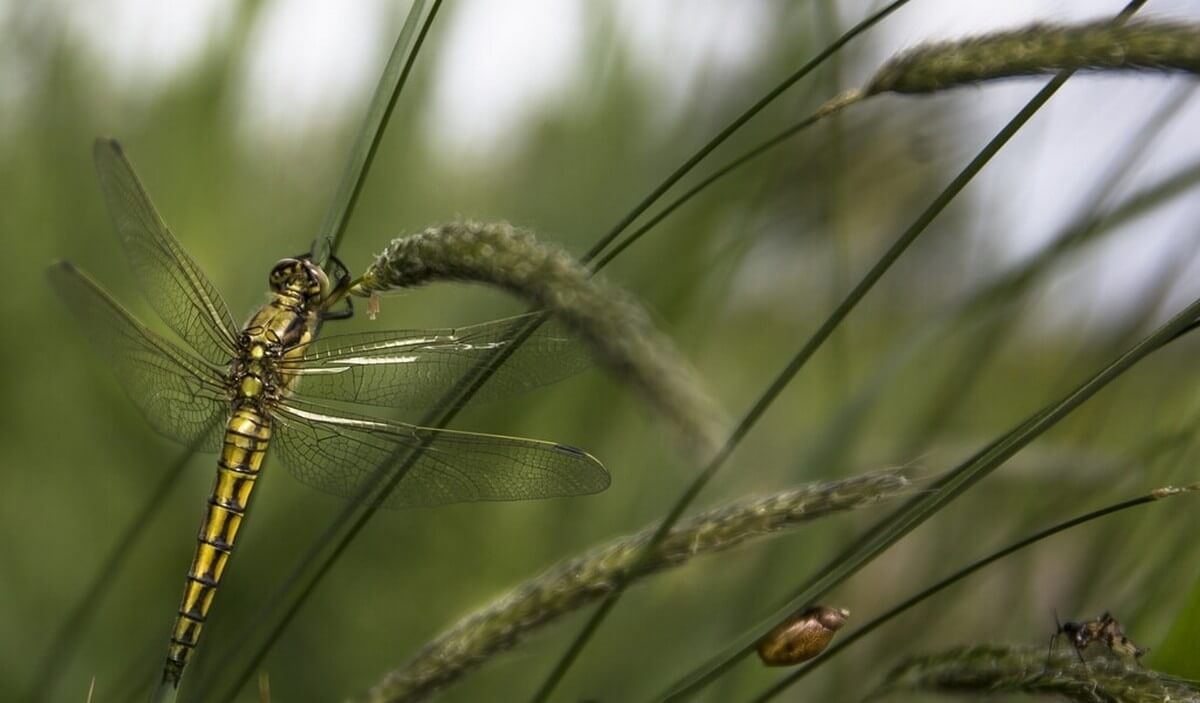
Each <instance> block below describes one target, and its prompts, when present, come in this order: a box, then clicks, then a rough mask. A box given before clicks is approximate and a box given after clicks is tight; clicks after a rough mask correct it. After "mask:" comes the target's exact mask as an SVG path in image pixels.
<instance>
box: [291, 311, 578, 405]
mask: <svg viewBox="0 0 1200 703" xmlns="http://www.w3.org/2000/svg"><path fill="white" fill-rule="evenodd" d="M536 317H537V315H519V316H517V317H510V318H507V319H503V320H495V321H492V322H486V323H483V324H480V325H472V326H470V327H460V328H457V329H432V330H395V331H390V332H366V333H362V334H348V335H338V336H330V337H323V338H320V339H318V340H316V341H315V342H313V343H312V344H311V345H310V346H309V348H308V349H306V350H305V353H304V357H303V358H302V359H301V360H300V361H298V362H296V363H295V364H294V365H293V366H290V367H287V366H285V368H287V369H288V370H290V371H291V372H294V373H297V374H298V375H299V376H300V383H299V386H298V387H297V393H299V394H300V395H302V396H305V397H309V398H313V399H326V400H338V401H346V402H352V403H363V404H366V405H378V406H385V407H403V408H420V409H425V408H429V407H433V406H434V405H436V404H437V403H438V402H439V401H440V400H441V399H442V396H443V394H445V393H446V392H447V391H449V390H450V389H452V388H454V386H455V384H456V383H459V382H460V381H462V380H463V379H465V378H467V377H468V376H469V374H471V373H472V371H473V370H475V369H476V368H478V367H480V364H487V363H489V361H490V360H491V359H492V358H493V356H494V355H495V354H496V353H497V352H501V351H503V350H504V349H505V348H506V347H508V346H509V345H511V344H512V341H513V339H514V338H516V337H518V336H519V335H520V334H521V332H522V330H524V329H525V328H526V326H527V325H528V323H529V322H530V321H531V320H533V319H535V318H536ZM590 365H591V359H590V357H589V355H588V353H587V350H586V349H585V348H584V346H583V345H582V343H580V342H579V341H578V340H577V339H576V338H575V337H574V336H573V335H571V334H570V333H569V332H568V331H567V329H566V328H565V327H563V326H562V324H561V323H557V322H555V321H553V320H551V321H547V322H545V323H543V324H542V325H541V326H539V327H538V328H537V330H536V331H534V332H533V333H532V334H531V335H530V336H529V338H528V339H526V340H525V341H524V343H522V344H521V346H519V347H518V348H517V350H516V351H515V352H514V353H512V354H511V356H509V357H508V358H506V359H505V360H504V361H503V363H502V364H500V365H499V366H498V367H496V369H495V372H494V373H493V374H492V376H491V377H490V378H489V379H488V381H487V383H485V384H484V385H483V386H482V387H481V388H480V389H479V392H478V393H477V394H476V395H475V396H473V398H474V399H475V400H480V401H488V400H498V399H500V398H506V397H511V396H512V395H515V394H517V393H520V392H522V391H526V390H529V389H532V388H536V387H539V386H543V385H546V384H549V383H554V382H555V381H559V380H562V379H564V378H566V377H568V376H570V375H572V374H575V373H578V372H580V371H583V370H584V369H586V368H588V367H589V366H590Z"/></svg>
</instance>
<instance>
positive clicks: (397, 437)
mask: <svg viewBox="0 0 1200 703" xmlns="http://www.w3.org/2000/svg"><path fill="white" fill-rule="evenodd" d="M272 416H273V417H274V419H275V436H274V438H273V439H272V446H274V447H276V448H277V449H278V451H279V452H280V456H281V458H282V459H283V461H284V463H285V464H286V465H287V467H288V469H289V470H290V471H291V472H292V474H294V475H295V476H296V478H298V479H299V480H300V481H302V482H304V483H306V484H308V485H310V486H312V487H314V488H316V489H318V490H321V491H325V492H327V493H333V494H335V495H339V496H343V497H351V496H354V495H356V494H357V493H358V491H359V490H360V489H361V488H363V487H364V485H366V484H367V483H368V482H369V481H370V480H371V479H372V477H373V475H374V474H375V472H376V470H377V469H379V468H380V467H385V468H387V467H399V466H402V465H404V464H406V463H408V462H410V461H411V462H412V464H411V467H410V468H409V470H408V472H407V473H406V474H405V475H404V477H403V479H401V480H400V482H399V484H398V485H396V487H395V490H394V491H392V493H391V494H390V495H389V496H388V498H387V499H386V500H385V501H384V503H383V505H384V506H385V507H388V508H404V507H417V506H421V507H427V506H434V505H445V504H448V503H462V502H472V501H485V500H486V501H492V500H528V499H534V498H555V497H560V496H574V495H585V494H589V493H596V492H599V491H602V490H604V489H605V488H607V487H608V484H609V477H608V472H607V471H606V470H605V469H604V467H603V466H602V465H601V464H600V462H599V461H597V460H596V459H595V458H594V457H592V456H591V455H589V454H587V453H585V452H582V451H580V450H578V449H575V448H573V447H568V446H565V445H562V444H555V443H553V442H541V441H538V440H533V439H521V438H517V437H503V436H499V435H486V434H474V433H470V432H458V431H454V430H439V429H432V428H427V427H417V426H416V425H408V424H405V423H401V422H392V421H385V420H380V419H375V418H368V417H362V416H356V415H348V414H345V413H342V412H340V411H337V412H334V411H330V410H328V409H324V408H321V407H320V406H316V405H312V404H309V403H298V402H294V401H293V400H289V401H287V402H286V404H283V405H280V406H277V407H276V408H274V409H273V410H272ZM421 447H426V448H425V450H424V451H423V452H421V453H420V454H419V455H418V454H417V453H416V450H418V449H419V448H421ZM414 457H415V458H414Z"/></svg>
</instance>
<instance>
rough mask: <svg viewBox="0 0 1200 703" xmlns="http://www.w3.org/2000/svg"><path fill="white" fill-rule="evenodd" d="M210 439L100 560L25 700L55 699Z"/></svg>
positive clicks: (191, 452)
mask: <svg viewBox="0 0 1200 703" xmlns="http://www.w3.org/2000/svg"><path fill="white" fill-rule="evenodd" d="M207 436H208V432H203V433H201V435H200V438H199V439H197V440H196V441H195V442H193V443H192V445H191V446H189V447H187V448H185V449H184V450H183V451H182V452H181V453H180V454H179V457H178V458H177V459H176V460H175V462H174V463H173V464H172V465H171V468H169V469H167V470H166V471H165V472H163V475H162V478H161V479H159V482H158V483H157V484H156V485H155V486H154V490H152V491H150V494H149V495H148V496H146V500H145V501H144V502H143V503H142V507H141V509H140V510H138V512H137V514H136V515H135V516H134V518H133V519H132V520H130V521H129V523H128V524H127V525H126V526H125V530H124V531H123V532H122V533H121V536H120V537H118V538H117V541H116V542H114V543H113V546H112V548H111V550H110V551H109V552H108V555H107V556H105V557H104V559H101V560H100V564H99V566H97V568H96V570H95V572H94V574H93V576H92V581H91V583H90V584H88V586H87V588H85V589H84V590H83V595H81V596H80V597H79V599H78V600H77V601H76V602H75V605H74V606H72V607H71V609H70V610H68V611H66V612H67V616H66V618H65V619H64V620H63V623H62V625H61V626H60V627H59V630H58V632H57V633H55V635H54V639H52V640H51V641H50V646H49V647H47V648H46V652H45V654H43V655H42V658H41V660H40V661H39V662H38V664H37V667H36V668H35V669H34V671H35V672H36V673H35V674H34V676H33V687H32V688H31V689H30V690H29V692H28V693H29V695H28V696H26V697H25V700H27V701H41V700H46V699H47V698H52V697H53V695H52V694H53V693H54V684H55V683H57V682H58V681H61V680H62V678H63V677H62V676H61V675H59V674H60V673H61V672H62V670H63V669H64V668H65V667H66V666H67V664H68V663H70V661H71V657H72V656H74V654H75V650H76V649H77V648H78V647H79V644H80V642H81V641H82V640H83V637H82V635H81V631H82V630H83V629H84V628H85V627H86V626H87V623H88V621H89V620H91V618H92V616H93V615H94V614H95V613H97V612H99V603H100V601H101V600H102V599H103V598H104V596H105V595H107V593H108V591H109V590H110V589H111V588H112V587H113V585H114V584H115V583H116V582H117V580H116V578H115V575H116V574H117V572H119V571H120V570H121V567H122V566H123V565H124V562H125V559H126V558H127V557H128V556H129V555H130V554H132V553H133V545H134V543H136V542H137V541H138V538H139V537H142V536H144V535H147V534H149V532H148V531H147V529H146V527H147V525H149V524H150V522H151V521H152V520H153V519H154V516H155V514H157V513H158V512H159V510H160V509H162V508H163V507H164V506H165V505H166V504H167V500H166V498H167V495H168V494H169V493H170V492H171V489H172V488H174V487H175V486H176V485H178V484H179V477H180V475H181V474H182V473H183V470H184V468H185V467H187V465H188V464H189V463H190V462H191V460H192V458H193V457H194V456H195V455H196V453H197V452H198V451H199V449H200V445H201V444H202V443H203V442H204V441H205V439H206V438H207ZM159 646H161V643H160V645H159Z"/></svg>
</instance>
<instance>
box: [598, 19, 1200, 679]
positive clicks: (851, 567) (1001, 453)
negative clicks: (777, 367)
mask: <svg viewBox="0 0 1200 703" xmlns="http://www.w3.org/2000/svg"><path fill="white" fill-rule="evenodd" d="M1143 4H1145V0H1134V1H1133V2H1131V3H1130V4H1129V5H1127V6H1126V8H1125V9H1124V10H1122V11H1121V13H1120V14H1119V15H1118V21H1122V20H1124V19H1127V18H1128V17H1129V16H1131V15H1132V14H1133V13H1134V12H1136V11H1137V10H1138V9H1140V8H1141V6H1142V5H1143ZM1072 75H1074V71H1073V70H1065V71H1061V72H1059V74H1058V75H1056V76H1055V77H1054V78H1052V79H1051V80H1050V81H1049V82H1048V83H1047V84H1046V85H1045V87H1043V88H1042V89H1041V90H1040V91H1038V93H1037V95H1035V96H1034V97H1033V99H1032V100H1030V101H1029V103H1028V104H1026V105H1025V107H1023V108H1022V109H1021V110H1020V112H1018V113H1017V114H1016V116H1014V117H1013V118H1012V120H1010V121H1009V122H1008V124H1006V125H1005V126H1004V127H1003V128H1002V129H1001V130H1000V132H999V133H998V134H997V135H996V136H995V137H993V138H992V140H991V141H989V142H988V144H987V145H986V146H984V148H983V150H982V151H980V153H979V154H977V155H976V156H975V158H974V159H972V160H971V162H970V163H969V164H967V166H966V167H965V168H964V169H963V170H962V171H961V172H960V173H959V174H958V176H956V177H955V178H954V180H953V181H951V183H950V184H949V185H948V186H946V188H945V189H944V190H943V191H942V192H941V193H939V194H938V196H937V197H936V198H934V201H933V203H931V204H930V206H929V207H928V208H926V210H925V211H924V212H922V213H921V215H920V216H919V217H918V218H917V220H916V221H915V222H914V223H913V225H912V226H910V227H909V228H908V229H907V230H906V231H905V232H904V234H903V235H901V237H900V239H899V240H897V241H896V243H895V244H893V245H892V247H891V248H890V249H889V250H888V251H887V252H886V253H885V254H884V255H883V256H882V257H881V258H880V259H879V261H877V262H876V264H875V265H874V266H873V267H872V268H871V270H870V271H869V272H868V273H867V275H866V276H865V277H864V278H863V279H862V280H861V281H860V282H859V284H858V285H857V286H855V288H854V290H852V291H851V292H850V294H849V295H848V296H847V297H846V299H845V300H844V301H842V304H841V305H840V306H838V308H837V309H836V310H834V312H833V314H832V315H830V317H829V318H828V319H827V320H826V321H825V322H824V323H823V324H822V326H821V328H820V329H818V330H817V332H816V333H815V334H814V335H813V337H812V338H811V339H810V340H809V341H808V342H807V343H806V344H805V346H804V347H803V348H802V349H801V350H800V352H799V353H798V354H797V355H796V357H794V358H793V360H792V361H791V362H790V363H789V364H788V367H787V368H786V369H785V370H784V372H783V373H782V374H780V376H779V377H778V378H777V379H776V380H775V381H773V382H772V384H771V386H770V387H769V388H768V389H767V391H766V392H765V393H764V394H763V396H762V398H761V399H760V401H759V403H757V404H756V405H755V407H754V408H753V409H752V410H751V412H750V413H749V414H748V415H747V416H746V418H745V420H744V421H743V423H742V424H739V425H738V427H737V429H736V430H734V434H733V436H732V437H731V438H730V444H731V445H735V444H736V441H737V440H740V438H741V435H743V434H744V433H745V432H748V431H749V429H750V426H752V425H753V424H754V423H755V422H756V421H757V419H758V416H759V415H761V414H762V412H765V410H766V406H767V405H769V404H770V402H771V401H772V400H774V398H775V396H777V395H778V394H779V393H780V392H781V391H782V389H783V387H784V386H786V385H787V383H789V382H790V380H791V378H792V376H794V375H795V373H796V372H797V371H799V369H800V367H801V366H803V364H804V363H805V362H806V361H807V360H808V358H809V357H810V356H811V355H812V354H813V353H814V352H815V351H816V349H817V348H818V347H819V346H820V345H821V343H823V342H824V340H825V339H827V338H828V337H829V335H830V334H831V333H832V331H833V329H834V328H835V327H836V326H837V325H838V324H839V323H840V322H841V321H842V319H844V318H845V317H846V315H848V314H849V312H850V310H852V309H853V308H854V306H855V305H856V304H857V303H858V301H859V300H861V299H862V297H863V296H865V295H866V293H867V291H869V290H870V288H871V287H872V286H873V285H874V284H875V282H877V281H878V280H879V278H880V277H882V276H883V273H884V272H885V271H886V270H887V269H888V268H890V267H891V264H892V263H894V262H895V261H896V260H897V259H898V258H899V257H900V255H901V254H902V253H903V252H904V251H905V250H906V249H907V248H908V246H909V245H911V244H912V242H913V241H915V240H916V238H917V237H918V236H919V235H920V234H921V232H923V231H924V230H925V229H926V228H927V227H928V226H929V224H930V223H932V222H933V220H934V219H935V218H936V217H937V216H938V214H940V213H941V211H942V210H944V209H945V207H946V206H947V205H948V204H949V203H950V201H951V200H953V198H955V197H956V196H957V195H958V193H960V192H961V191H962V189H963V188H964V187H966V185H967V183H969V182H970V181H971V179H973V178H974V177H975V175H976V174H978V173H979V171H981V170H982V169H983V167H984V166H985V165H986V164H987V163H988V162H989V161H990V160H991V158H992V157H993V156H995V155H996V153H998V152H999V151H1000V149H1001V148H1002V147H1003V146H1004V145H1005V144H1007V143H1008V141H1009V140H1010V139H1011V138H1012V137H1013V136H1014V135H1015V134H1016V133H1017V131H1018V130H1019V129H1021V127H1023V126H1024V125H1025V123H1026V122H1028V121H1029V119H1030V118H1032V117H1033V115H1034V114H1035V113H1036V112H1037V111H1038V110H1039V109H1040V108H1041V107H1042V106H1043V105H1044V104H1045V103H1046V102H1047V101H1049V100H1050V98H1051V97H1052V96H1053V95H1054V94H1055V93H1056V92H1058V90H1059V88H1061V87H1062V86H1063V85H1064V84H1065V83H1066V82H1067V81H1068V80H1069V79H1070V78H1071V76H1072ZM1193 305H1196V304H1193ZM1188 310H1191V306H1189V308H1188ZM1185 312H1186V311H1185ZM1195 317H1196V315H1195V313H1192V315H1191V319H1189V320H1188V321H1186V322H1184V323H1180V324H1179V325H1178V326H1176V327H1174V328H1172V329H1171V330H1170V333H1171V335H1172V336H1173V335H1177V334H1179V333H1181V332H1182V330H1183V329H1185V327H1186V326H1187V324H1190V323H1191V322H1192V321H1194V319H1195ZM1168 339H1169V337H1168V338H1165V339H1161V340H1156V341H1157V345H1158V346H1161V345H1162V344H1164V343H1166V341H1167V340H1168ZM1155 348H1157V346H1156V347H1155ZM1135 349H1138V347H1135ZM1130 353H1133V352H1130ZM1148 353H1149V351H1145V352H1144V353H1143V356H1144V354H1148ZM1125 358H1126V357H1122V358H1121V359H1118V362H1116V363H1118V364H1119V363H1120V362H1121V361H1122V360H1124V359H1125ZM1139 358H1140V357H1139ZM1108 371H1109V370H1108V369H1106V371H1105V372H1102V374H1104V373H1106V372H1108ZM1121 371H1124V368H1121ZM1119 373H1120V371H1118V372H1117V375H1119ZM1107 380H1111V379H1106V380H1105V381H1104V383H1106V382H1107ZM1104 383H1100V386H1103V385H1104ZM1098 389H1099V387H1097V388H1095V389H1092V390H1091V392H1090V393H1087V394H1086V395H1084V396H1083V397H1081V398H1080V399H1079V400H1078V403H1081V402H1082V401H1083V400H1084V399H1086V397H1088V396H1090V395H1091V393H1094V392H1095V391H1096V390H1098ZM1081 392H1082V391H1081ZM1065 402H1066V401H1064V403H1065ZM1078 403H1075V404H1070V405H1069V407H1068V409H1066V410H1064V411H1062V415H1065V414H1066V413H1067V412H1070V410H1071V409H1074V407H1075V405H1077V404H1078ZM1049 414H1051V415H1052V414H1053V412H1050V413H1049ZM1045 420H1046V418H1045V417H1041V414H1039V415H1036V416H1034V418H1031V419H1030V420H1028V421H1026V423H1024V424H1023V425H1021V426H1019V427H1018V428H1017V429H1016V430H1014V431H1013V432H1011V433H1010V434H1009V435H1007V436H1006V437H1005V439H1004V440H1001V441H998V442H997V443H994V444H993V445H992V446H991V447H989V448H988V449H986V450H984V451H983V452H981V454H980V455H978V466H977V467H976V468H974V470H972V467H973V466H975V463H976V462H974V461H972V462H968V463H967V464H965V465H963V466H961V467H959V469H958V470H956V471H955V472H952V473H951V475H950V476H949V477H947V479H945V480H944V481H943V482H942V483H941V485H939V490H937V491H936V492H935V493H934V494H932V496H930V497H927V498H918V499H916V500H914V501H913V503H912V504H911V505H912V508H911V513H912V515H909V514H908V513H909V512H910V509H908V508H902V509H901V510H899V511H897V513H896V515H894V516H893V518H890V519H888V520H885V521H884V522H883V523H882V524H881V525H879V526H878V527H877V528H876V529H875V530H873V531H871V532H869V533H868V534H867V535H866V536H865V537H864V539H863V540H861V541H860V543H859V544H857V545H855V546H853V547H851V548H850V550H849V551H848V552H847V554H846V555H845V556H843V557H839V559H838V560H835V561H834V562H833V563H832V564H831V566H830V568H829V569H828V570H827V571H826V573H825V575H824V576H820V577H818V578H817V579H815V580H814V582H813V583H812V584H811V585H810V586H807V587H806V588H804V589H802V590H801V592H800V594H799V595H797V596H796V597H793V598H792V599H790V600H789V604H788V606H787V607H786V608H785V609H781V610H780V612H779V613H777V614H776V615H774V616H772V617H771V618H770V619H769V622H764V623H760V624H759V625H758V626H756V627H755V628H754V630H753V635H752V636H751V635H750V634H747V635H743V636H741V637H740V638H738V640H737V641H736V642H735V644H733V645H732V646H730V647H728V648H726V650H725V651H724V652H722V653H720V654H718V655H717V656H715V657H713V658H712V659H710V660H708V661H707V662H705V663H704V664H702V665H701V666H700V667H698V668H697V669H695V670H694V671H692V672H691V673H689V674H688V675H687V676H685V677H684V678H683V679H681V680H679V681H678V682H676V683H675V684H674V685H673V686H672V687H671V688H670V690H669V693H668V694H667V695H666V698H668V699H671V700H681V699H683V698H685V697H687V696H689V695H690V694H692V693H694V692H696V691H697V690H699V689H700V688H703V687H704V686H705V685H707V684H708V683H710V682H712V681H714V680H715V679H716V678H717V677H718V676H720V675H721V673H723V672H724V671H725V670H727V669H728V668H729V667H731V666H733V664H734V663H736V662H737V661H739V660H740V659H741V658H742V657H744V656H746V655H747V654H749V653H750V652H751V651H753V649H754V646H755V644H756V643H757V642H758V640H759V639H761V638H762V637H763V636H764V635H766V633H767V632H768V631H769V630H770V629H771V628H772V627H774V626H775V625H776V624H777V623H778V622H779V621H781V620H782V619H783V618H784V617H786V615H787V614H790V613H792V612H795V611H796V610H798V609H799V608H800V606H802V605H808V604H811V603H815V602H816V599H818V598H820V597H821V596H822V595H824V594H825V593H826V592H827V591H828V590H829V589H830V588H832V587H833V586H834V585H836V584H837V583H840V582H841V580H843V579H845V578H847V577H849V576H850V575H851V574H853V573H854V572H856V571H857V570H858V569H859V568H861V567H862V566H863V565H865V564H866V563H867V562H869V561H870V560H871V559H873V558H874V557H875V556H876V555H878V554H880V553H882V552H883V550H884V549H886V548H887V547H889V546H891V544H892V543H894V542H895V541H896V540H899V539H900V537H902V536H903V535H904V534H907V532H908V531H909V530H911V529H912V528H914V527H916V526H917V525H918V524H920V523H921V522H923V521H924V519H926V518H927V517H929V516H931V515H932V514H933V513H935V512H936V511H937V510H939V509H940V508H941V507H942V505H944V504H945V503H948V502H949V501H950V500H952V499H953V498H954V497H957V495H958V494H959V493H961V492H962V491H963V490H966V488H967V487H969V485H970V484H971V483H973V480H972V478H974V480H978V478H982V476H983V475H985V474H986V473H987V472H988V471H990V470H991V469H992V468H995V466H998V465H999V464H1000V463H1002V462H1003V461H1004V460H1005V459H1007V458H1008V456H1011V454H1012V453H1015V452H1016V450H1017V449H1019V448H1020V447H1021V446H1024V443H1022V442H1020V441H1019V438H1020V437H1021V436H1024V432H1023V430H1024V431H1025V432H1028V431H1031V430H1033V429H1035V428H1037V427H1040V426H1041V424H1040V423H1041V422H1044V421H1045ZM1055 421H1057V418H1055ZM1051 424H1053V423H1051ZM1047 427H1048V426H1045V427H1042V429H1041V431H1044V430H1045V429H1046V428H1047ZM1038 434H1040V431H1039V432H1038ZM1034 436H1036V435H1034ZM1028 441H1032V436H1030V437H1029V438H1028V439H1027V440H1026V441H1025V443H1027V442H1028ZM1010 442H1011V444H1010ZM727 447H728V449H729V451H730V452H731V451H732V449H733V446H730V445H727ZM1009 448H1011V453H1009V454H1005V451H1007V450H1008V449H1009ZM726 453H727V452H724V451H723V452H722V453H721V454H720V455H718V457H717V460H715V461H714V462H713V464H711V465H710V466H709V467H706V468H705V470H704V471H703V472H702V473H701V474H700V475H699V476H698V477H697V478H696V480H695V481H694V482H693V484H692V485H691V486H689V488H688V490H687V491H686V492H685V493H684V495H683V496H682V497H681V498H680V500H679V502H678V503H677V504H676V506H674V507H673V508H672V511H671V512H670V513H669V514H668V516H667V518H666V519H665V520H664V521H663V525H664V526H665V527H666V528H667V529H669V528H670V526H671V524H673V523H674V521H675V520H677V519H678V517H679V514H680V513H682V509H681V506H682V508H686V506H687V504H688V503H690V502H691V500H692V499H693V498H694V497H695V496H696V495H697V494H698V493H699V492H700V489H701V488H703V486H704V484H705V483H707V482H708V480H709V479H711V477H712V474H713V473H715V470H716V468H717V467H718V466H719V464H720V462H721V461H722V460H723V458H724V456H725V455H726ZM990 461H995V463H994V464H989V462H990ZM663 531H664V532H665V530H663ZM660 539H661V537H660ZM652 544H653V543H652ZM843 572H844V573H843ZM620 594H621V589H617V590H616V591H614V593H613V594H612V595H611V596H610V597H609V598H608V599H607V600H605V602H604V603H602V604H601V606H600V609H599V610H598V611H597V613H596V615H595V616H593V618H592V620H591V621H589V622H588V624H587V625H586V626H585V632H588V630H589V629H592V628H594V625H593V623H594V622H597V621H599V620H601V619H602V618H603V617H604V616H605V615H606V614H607V610H608V609H609V608H611V605H610V603H612V602H614V601H615V600H616V599H617V598H618V597H619V596H620ZM606 606H607V607H606ZM783 610H786V611H787V612H786V613H784V612H783Z"/></svg>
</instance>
